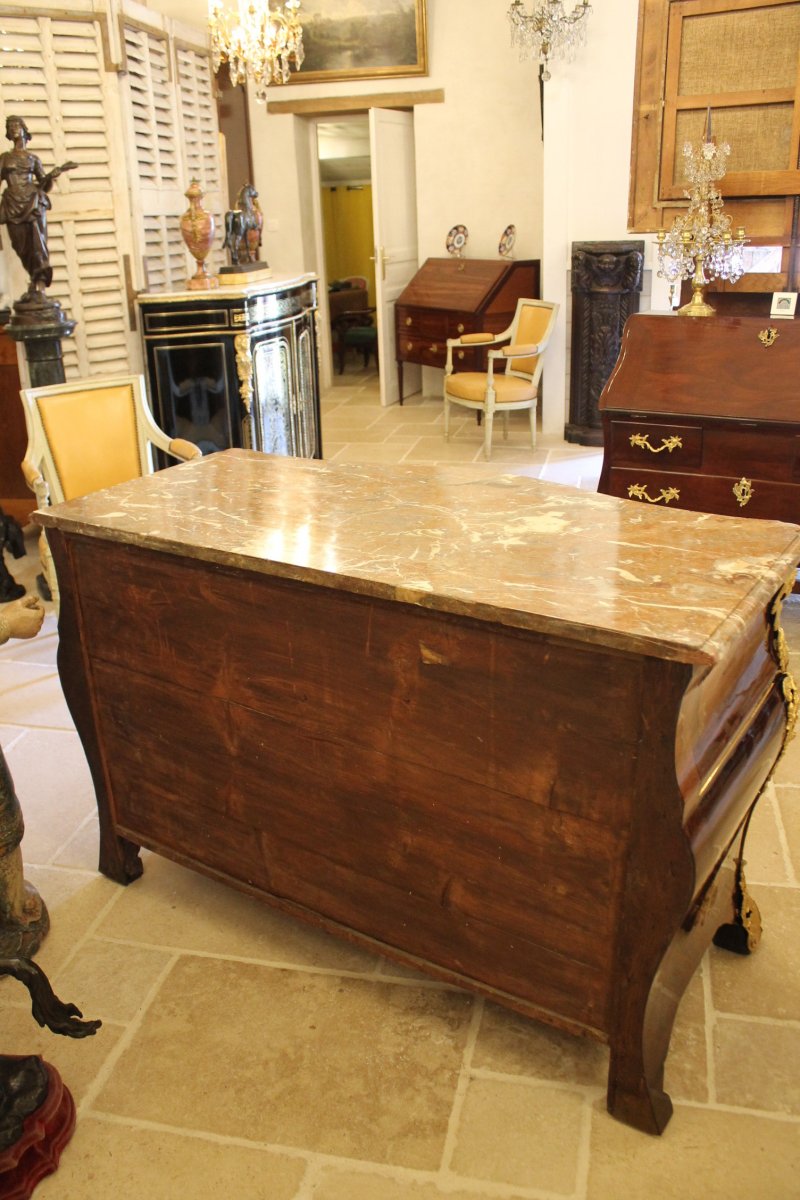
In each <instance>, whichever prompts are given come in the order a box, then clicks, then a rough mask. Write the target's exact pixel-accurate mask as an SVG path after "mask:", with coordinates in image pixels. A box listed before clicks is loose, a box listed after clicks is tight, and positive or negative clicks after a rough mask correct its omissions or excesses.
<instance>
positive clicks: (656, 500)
mask: <svg viewBox="0 0 800 1200" xmlns="http://www.w3.org/2000/svg"><path fill="white" fill-rule="evenodd" d="M628 496H629V498H630V499H631V500H646V501H647V503H648V504H662V503H663V504H669V502H670V500H680V498H681V494H680V492H679V491H678V489H677V488H676V487H667V488H662V489H661V491H660V493H659V494H658V495H657V496H655V497H653V496H648V494H647V484H646V483H632V484H631V485H630V487H629V488H628Z"/></svg>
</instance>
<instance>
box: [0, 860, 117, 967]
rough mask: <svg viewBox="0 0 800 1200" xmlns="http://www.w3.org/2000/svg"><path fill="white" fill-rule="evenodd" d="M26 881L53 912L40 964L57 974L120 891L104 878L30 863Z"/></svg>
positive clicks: (26, 869)
mask: <svg viewBox="0 0 800 1200" xmlns="http://www.w3.org/2000/svg"><path fill="white" fill-rule="evenodd" d="M23 845H24V838H23ZM25 878H26V879H27V880H28V881H29V882H30V883H32V884H33V886H34V887H35V888H36V889H37V890H38V892H39V894H40V895H41V896H42V898H43V899H44V901H45V904H46V905H47V908H48V911H49V913H50V932H49V933H48V935H47V937H46V938H45V940H44V942H43V944H42V947H41V949H40V950H39V952H38V954H37V955H36V961H37V962H38V963H39V965H40V966H41V967H42V968H43V970H45V971H47V973H48V975H55V974H56V973H57V972H58V971H59V970H60V969H61V967H62V966H63V965H64V963H65V961H66V960H67V959H68V958H69V957H70V956H71V955H72V953H73V951H74V949H75V946H76V945H77V943H78V942H80V941H82V940H83V938H85V937H86V934H87V932H88V930H89V928H90V927H91V925H92V924H93V922H94V921H96V920H97V918H98V917H99V916H100V914H101V913H102V912H103V911H104V910H105V909H106V908H107V907H108V906H109V905H110V904H114V903H115V902H116V901H117V899H118V898H119V894H120V888H119V885H118V884H116V883H112V882H111V880H110V879H106V878H105V877H104V876H102V875H97V874H94V873H92V874H88V873H86V872H83V871H65V870H60V869H59V868H57V867H35V866H30V865H28V864H26V866H25Z"/></svg>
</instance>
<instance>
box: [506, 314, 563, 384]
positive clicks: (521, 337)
mask: <svg viewBox="0 0 800 1200" xmlns="http://www.w3.org/2000/svg"><path fill="white" fill-rule="evenodd" d="M553 320H554V314H553V311H552V309H549V308H540V307H539V306H538V305H534V304H524V305H523V306H522V309H521V311H520V314H519V322H518V324H517V330H516V333H515V334H514V341H515V342H516V343H517V345H519V346H531V345H534V346H535V345H538V343H539V342H541V341H542V340H543V338H544V336H545V334H546V333H547V331H548V329H549V327H550V325H551V324H552V323H553ZM539 358H540V355H538V354H530V355H528V356H527V357H526V358H512V359H510V360H509V364H508V369H509V371H521V372H522V373H523V374H525V375H534V374H535V372H536V364H537V363H538V361H539Z"/></svg>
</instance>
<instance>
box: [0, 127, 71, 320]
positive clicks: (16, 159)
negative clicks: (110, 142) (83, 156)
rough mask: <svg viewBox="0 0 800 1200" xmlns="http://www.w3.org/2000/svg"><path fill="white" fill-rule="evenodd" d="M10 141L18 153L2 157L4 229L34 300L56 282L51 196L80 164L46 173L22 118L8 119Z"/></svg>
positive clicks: (0, 199)
mask: <svg viewBox="0 0 800 1200" xmlns="http://www.w3.org/2000/svg"><path fill="white" fill-rule="evenodd" d="M6 137H7V138H8V140H9V141H10V142H12V143H13V145H14V149H13V150H6V151H5V152H4V153H3V154H0V181H2V182H4V183H5V185H6V186H5V190H4V191H3V193H2V195H0V225H7V226H8V233H9V237H10V238H11V245H12V246H13V247H14V250H15V251H16V253H17V256H18V257H19V259H20V261H21V262H22V265H23V266H24V268H25V270H26V271H27V272H28V275H29V276H30V281H31V282H30V286H29V288H28V291H27V293H26V296H27V297H29V298H34V297H35V294H36V293H40V294H41V293H43V292H44V289H45V288H46V287H49V285H50V283H51V281H52V278H53V268H52V267H51V266H50V257H49V254H48V251H47V210H48V209H49V208H50V198H49V196H48V194H47V193H48V192H49V191H50V189H51V188H52V186H53V183H54V181H55V180H56V179H57V178H58V176H59V175H61V174H62V173H63V172H64V171H72V170H74V168H75V167H77V166H78V164H77V163H74V162H66V163H64V164H63V165H62V166H60V167H54V168H53V170H52V171H45V169H44V167H43V166H42V163H41V160H40V159H38V158H37V157H36V155H35V154H31V153H30V151H29V150H28V148H27V146H28V142H29V141H30V140H31V135H30V133H29V132H28V127H27V125H26V124H25V122H24V121H23V119H22V117H16V116H11V117H8V118H7V119H6Z"/></svg>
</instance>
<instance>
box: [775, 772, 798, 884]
mask: <svg viewBox="0 0 800 1200" xmlns="http://www.w3.org/2000/svg"><path fill="white" fill-rule="evenodd" d="M796 778H797V779H798V780H800V776H796ZM775 795H776V798H777V803H778V812H779V813H780V818H781V822H782V824H783V830H784V833H785V834H786V842H787V845H788V851H789V860H790V862H791V866H792V870H793V872H794V878H795V881H797V880H800V787H780V788H776V789H775Z"/></svg>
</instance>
